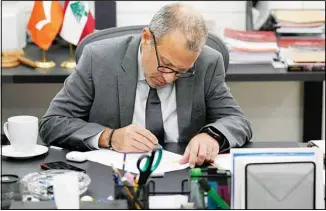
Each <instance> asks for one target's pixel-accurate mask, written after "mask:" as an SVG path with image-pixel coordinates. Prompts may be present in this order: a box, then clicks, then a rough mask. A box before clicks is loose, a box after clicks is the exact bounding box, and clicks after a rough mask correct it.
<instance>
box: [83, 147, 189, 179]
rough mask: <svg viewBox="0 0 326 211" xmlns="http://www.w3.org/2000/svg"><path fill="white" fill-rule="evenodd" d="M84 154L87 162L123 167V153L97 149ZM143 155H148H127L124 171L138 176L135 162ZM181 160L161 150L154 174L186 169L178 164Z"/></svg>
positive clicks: (179, 157)
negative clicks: (160, 156)
mask: <svg viewBox="0 0 326 211" xmlns="http://www.w3.org/2000/svg"><path fill="white" fill-rule="evenodd" d="M85 153H87V160H89V161H93V162H97V163H101V164H103V165H107V166H111V165H112V164H113V165H114V167H116V168H118V169H122V167H123V155H124V153H120V152H115V151H113V150H110V149H99V150H94V151H90V152H85ZM143 154H148V155H150V153H127V156H126V162H125V170H126V171H129V172H131V173H134V174H139V170H138V168H137V161H138V158H139V157H140V156H141V155H143ZM181 158H182V155H179V154H176V153H173V152H169V151H166V150H163V154H162V160H161V162H160V164H159V166H158V168H157V169H156V170H155V171H154V172H155V173H165V172H171V171H177V170H182V169H186V168H188V167H189V164H179V160H180V159H181Z"/></svg>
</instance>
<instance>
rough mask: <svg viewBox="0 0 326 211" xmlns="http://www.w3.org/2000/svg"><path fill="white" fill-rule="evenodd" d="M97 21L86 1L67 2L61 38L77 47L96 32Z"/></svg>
mask: <svg viewBox="0 0 326 211" xmlns="http://www.w3.org/2000/svg"><path fill="white" fill-rule="evenodd" d="M94 28H95V21H94V18H93V16H92V14H91V12H90V10H89V7H88V3H87V2H85V1H65V5H64V20H63V24H62V29H61V31H60V36H61V37H62V38H63V39H64V40H66V41H67V42H69V43H71V44H74V45H77V44H78V43H79V42H80V41H81V40H82V39H83V38H84V37H85V36H86V35H88V34H90V33H92V32H94Z"/></svg>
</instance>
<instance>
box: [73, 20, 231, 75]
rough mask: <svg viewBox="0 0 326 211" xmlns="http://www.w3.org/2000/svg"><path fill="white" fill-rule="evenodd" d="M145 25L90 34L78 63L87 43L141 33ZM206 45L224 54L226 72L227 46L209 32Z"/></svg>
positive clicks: (85, 39)
mask: <svg viewBox="0 0 326 211" xmlns="http://www.w3.org/2000/svg"><path fill="white" fill-rule="evenodd" d="M145 27H146V25H138V26H124V27H116V28H109V29H103V30H100V31H96V32H94V33H92V34H89V35H88V36H86V37H85V38H84V39H83V40H82V41H81V42H80V43H79V45H78V46H77V49H76V54H75V57H76V63H78V60H79V58H80V56H81V54H82V52H83V48H84V46H85V45H86V44H88V43H91V42H94V41H97V40H103V39H107V38H112V37H119V36H124V35H128V34H140V33H141V31H142V30H143V28H145ZM206 45H208V46H209V47H211V48H213V49H215V50H217V51H219V52H220V53H221V54H222V56H223V60H224V67H225V72H226V71H227V69H228V67H229V51H228V49H227V48H226V46H225V44H224V43H223V41H222V40H221V39H220V38H218V37H217V36H215V35H213V34H211V33H209V34H208V38H207V42H206Z"/></svg>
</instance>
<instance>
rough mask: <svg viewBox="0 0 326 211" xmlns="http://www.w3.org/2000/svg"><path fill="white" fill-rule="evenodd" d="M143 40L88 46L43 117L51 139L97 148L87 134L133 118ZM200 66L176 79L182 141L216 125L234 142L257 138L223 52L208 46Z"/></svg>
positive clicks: (75, 147) (43, 132)
mask: <svg viewBox="0 0 326 211" xmlns="http://www.w3.org/2000/svg"><path fill="white" fill-rule="evenodd" d="M139 44H140V36H139V35H129V36H123V37H118V38H111V39H106V40H100V41H96V42H93V43H90V44H88V45H87V46H85V48H84V50H83V54H82V56H81V58H80V60H79V62H78V64H77V67H76V69H75V71H74V72H72V73H71V75H70V76H69V77H68V78H67V79H66V80H65V82H64V86H63V88H62V89H61V90H60V92H59V93H58V94H57V95H56V96H55V98H54V99H53V101H52V102H51V104H50V107H49V109H48V110H47V112H46V114H45V115H44V117H43V118H42V119H41V120H40V124H39V130H40V131H39V132H40V136H41V138H42V139H43V141H44V142H45V143H48V144H51V145H57V146H61V147H65V148H69V149H71V150H79V151H84V150H91V149H92V148H91V147H90V146H89V145H88V144H87V143H86V142H85V139H86V138H89V137H91V136H93V135H95V134H97V133H99V132H101V131H102V130H104V128H105V127H109V128H121V127H124V126H127V125H129V124H131V123H132V117H133V112H134V102H135V94H136V85H137V74H138V73H137V71H138V70H137V67H138V65H137V62H138V61H137V55H138V48H139ZM196 69H197V70H196V74H195V76H194V77H191V78H184V79H182V78H180V79H178V80H177V81H176V82H175V83H176V100H177V115H178V127H179V141H180V142H188V141H189V140H190V139H191V137H193V136H194V135H195V134H196V133H198V132H199V131H200V130H201V129H202V128H203V127H204V126H213V127H214V128H216V129H217V130H218V131H220V132H221V133H222V134H223V135H224V136H225V138H226V139H227V140H228V142H229V143H230V146H231V147H236V146H242V145H243V144H244V143H245V142H247V141H249V140H250V139H251V137H252V132H251V127H250V124H249V122H248V121H247V120H246V119H245V117H244V115H243V113H242V112H241V110H240V107H239V105H238V104H237V102H236V101H235V100H234V98H233V97H232V96H231V94H230V91H229V88H228V87H227V86H226V83H225V71H224V64H223V58H222V55H221V54H220V53H219V52H217V51H216V50H213V49H212V48H210V47H208V46H205V47H204V49H203V50H202V52H201V54H200V56H199V57H198V60H197V61H196Z"/></svg>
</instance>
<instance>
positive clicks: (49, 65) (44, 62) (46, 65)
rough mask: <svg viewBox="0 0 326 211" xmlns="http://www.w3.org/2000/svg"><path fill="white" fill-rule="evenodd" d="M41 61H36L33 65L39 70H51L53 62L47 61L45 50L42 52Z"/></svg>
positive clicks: (53, 65)
mask: <svg viewBox="0 0 326 211" xmlns="http://www.w3.org/2000/svg"><path fill="white" fill-rule="evenodd" d="M42 55H43V56H42V57H43V58H42V61H36V62H35V64H36V66H37V67H39V68H52V67H55V63H54V62H53V61H47V60H46V58H45V50H42Z"/></svg>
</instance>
